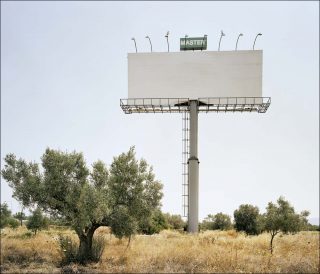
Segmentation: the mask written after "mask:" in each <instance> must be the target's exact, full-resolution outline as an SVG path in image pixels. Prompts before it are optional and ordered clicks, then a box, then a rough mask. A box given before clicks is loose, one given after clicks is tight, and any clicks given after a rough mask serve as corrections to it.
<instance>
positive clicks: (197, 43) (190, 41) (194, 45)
mask: <svg viewBox="0 0 320 274" xmlns="http://www.w3.org/2000/svg"><path fill="white" fill-rule="evenodd" d="M204 49H207V36H204V37H190V38H189V37H188V38H187V37H186V38H180V50H182V51H183V50H204Z"/></svg>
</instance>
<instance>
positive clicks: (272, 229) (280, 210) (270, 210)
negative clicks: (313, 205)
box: [264, 197, 309, 253]
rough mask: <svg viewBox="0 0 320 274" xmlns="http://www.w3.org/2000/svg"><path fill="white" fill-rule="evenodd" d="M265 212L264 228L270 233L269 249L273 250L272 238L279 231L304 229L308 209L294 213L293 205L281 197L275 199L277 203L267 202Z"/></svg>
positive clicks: (291, 231)
mask: <svg viewBox="0 0 320 274" xmlns="http://www.w3.org/2000/svg"><path fill="white" fill-rule="evenodd" d="M266 210H267V212H266V213H265V214H264V218H265V230H266V231H268V232H269V233H270V235H271V241H270V251H271V253H272V252H273V239H274V237H275V236H276V235H277V234H278V233H279V232H283V233H285V234H287V233H296V232H298V231H300V230H302V229H304V228H305V227H306V226H307V224H308V221H307V217H308V215H309V212H308V211H303V212H301V214H297V213H295V210H294V208H293V206H291V205H290V203H289V202H288V201H286V200H285V199H284V198H283V197H280V198H279V199H278V200H277V204H274V203H272V202H269V203H268V206H267V208H266Z"/></svg>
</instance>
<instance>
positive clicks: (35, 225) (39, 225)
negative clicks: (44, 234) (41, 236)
mask: <svg viewBox="0 0 320 274" xmlns="http://www.w3.org/2000/svg"><path fill="white" fill-rule="evenodd" d="M48 225H49V220H48V218H47V217H45V216H43V214H42V212H41V210H40V209H39V208H37V209H36V210H34V211H33V212H32V215H31V216H30V217H29V219H28V222H27V228H28V229H29V230H31V231H33V233H34V234H35V235H36V234H37V231H38V230H42V229H44V228H48Z"/></svg>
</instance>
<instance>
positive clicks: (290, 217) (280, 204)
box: [200, 197, 319, 253]
mask: <svg viewBox="0 0 320 274" xmlns="http://www.w3.org/2000/svg"><path fill="white" fill-rule="evenodd" d="M308 216H309V212H308V211H302V212H301V213H296V212H295V210H294V207H293V206H291V205H290V203H289V202H288V201H286V200H285V198H284V197H280V198H279V199H278V200H277V202H276V203H272V202H269V203H268V205H267V207H266V213H264V214H260V212H259V208H258V207H257V206H253V205H249V204H243V205H240V206H239V208H238V209H237V210H235V211H234V213H233V217H234V223H233V224H232V223H231V218H230V216H228V215H226V214H223V213H221V212H220V213H217V214H216V215H211V214H209V215H208V216H207V217H206V218H205V219H204V221H203V222H202V223H201V225H200V228H201V229H202V230H208V229H211V230H215V229H220V230H228V229H230V228H232V227H233V228H234V229H236V230H237V231H243V232H245V233H246V234H247V235H258V234H261V233H263V232H268V233H269V234H270V251H271V253H272V252H273V240H274V238H275V236H276V235H277V234H279V233H284V234H288V233H296V232H298V231H301V230H319V226H313V225H311V224H309V223H308V220H307V217H308Z"/></svg>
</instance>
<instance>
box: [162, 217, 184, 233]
mask: <svg viewBox="0 0 320 274" xmlns="http://www.w3.org/2000/svg"><path fill="white" fill-rule="evenodd" d="M164 216H165V218H166V219H167V223H168V228H171V229H180V230H181V229H184V228H185V226H186V222H185V221H183V219H182V217H181V215H175V214H172V215H171V214H169V213H166V214H164Z"/></svg>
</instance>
